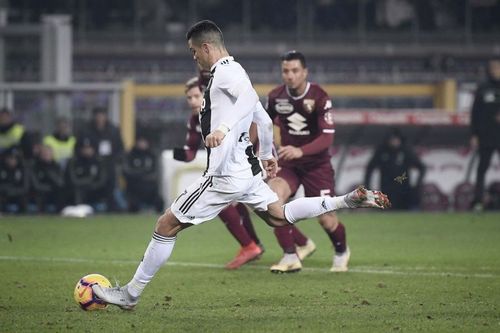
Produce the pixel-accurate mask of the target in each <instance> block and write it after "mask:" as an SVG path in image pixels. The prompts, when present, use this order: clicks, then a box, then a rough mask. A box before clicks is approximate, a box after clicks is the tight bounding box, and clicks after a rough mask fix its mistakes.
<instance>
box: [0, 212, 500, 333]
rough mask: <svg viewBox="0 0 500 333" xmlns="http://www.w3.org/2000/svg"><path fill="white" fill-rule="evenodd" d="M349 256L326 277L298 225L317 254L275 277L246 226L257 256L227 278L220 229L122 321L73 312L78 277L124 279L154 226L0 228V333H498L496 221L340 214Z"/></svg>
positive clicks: (326, 255) (499, 226) (202, 237)
mask: <svg viewBox="0 0 500 333" xmlns="http://www.w3.org/2000/svg"><path fill="white" fill-rule="evenodd" d="M341 217H342V219H343V221H344V223H345V224H346V226H347V230H348V239H349V243H350V247H351V251H352V257H351V263H350V268H351V271H350V272H348V273H341V274H332V273H329V272H328V269H329V267H330V265H331V256H332V250H331V245H330V243H329V240H328V238H327V236H326V234H325V233H324V232H323V231H322V230H321V228H320V226H319V225H318V224H317V223H316V222H313V221H304V222H301V223H300V224H299V226H300V227H301V229H302V230H304V231H305V232H306V233H307V234H308V235H309V236H310V237H311V238H313V239H314V241H315V242H316V244H317V245H318V250H317V251H316V253H315V254H314V255H313V256H312V257H311V258H309V259H307V260H306V261H305V263H304V267H305V269H304V270H303V271H302V272H300V273H298V274H289V275H274V274H271V273H270V272H269V271H268V267H269V266H270V265H271V264H272V263H273V262H275V261H277V260H278V259H279V257H280V251H279V248H278V246H277V243H276V241H275V239H274V236H273V234H272V230H271V229H270V228H268V227H267V226H265V225H264V223H263V222H261V221H260V220H258V219H257V218H254V224H255V225H256V227H257V229H258V232H259V235H260V236H261V238H262V240H263V242H264V244H265V246H266V253H265V254H264V256H263V257H262V259H261V260H260V261H258V262H255V263H252V264H249V265H247V266H245V267H243V268H242V269H240V270H238V271H225V270H224V269H223V268H222V267H223V264H224V263H226V262H227V261H229V260H230V259H231V258H232V257H233V256H234V254H235V253H236V251H237V244H236V242H235V241H234V240H233V239H231V236H230V235H229V233H228V232H227V231H226V230H225V228H224V227H223V225H222V223H220V222H219V221H213V222H210V223H206V224H204V225H202V226H199V227H194V228H191V229H188V230H186V231H184V232H183V233H181V234H180V235H179V237H178V241H177V244H176V248H175V250H174V253H173V255H172V257H171V259H170V264H167V266H166V267H163V268H162V269H161V270H160V272H159V273H158V274H157V276H156V277H155V279H154V280H153V282H152V283H151V284H150V285H149V286H148V288H147V289H146V291H145V292H144V294H143V297H142V299H141V302H140V304H139V305H138V306H137V308H136V310H135V311H132V312H124V311H121V310H120V309H118V308H115V307H109V308H108V309H106V310H104V311H94V312H85V311H82V310H80V309H79V307H78V306H77V305H76V303H75V302H74V301H73V297H72V293H73V288H74V286H75V284H76V282H77V280H78V279H79V278H80V277H81V276H83V275H86V274H88V273H94V272H97V273H101V274H103V275H105V276H107V277H108V278H109V279H110V280H111V281H112V282H114V279H117V280H119V281H121V282H122V283H126V282H128V280H129V279H130V277H131V276H132V274H133V273H134V271H135V268H136V265H137V262H138V260H140V258H141V257H142V254H143V252H144V249H145V247H146V245H147V243H148V242H149V239H150V236H151V231H152V228H153V225H154V223H155V220H156V217H155V216H148V215H138V216H129V215H123V216H117V215H113V216H96V217H93V218H89V219H84V220H80V219H64V218H60V217H40V216H23V217H2V218H0V281H1V283H0V332H23V331H24V332H29V331H33V332H34V331H36V332H43V331H48V332H66V331H69V332H128V331H129V332H160V331H161V332H399V331H402V332H413V331H420V332H499V331H500V214H481V215H473V214H402V213H401V214H399V213H354V214H348V213H345V214H342V215H341Z"/></svg>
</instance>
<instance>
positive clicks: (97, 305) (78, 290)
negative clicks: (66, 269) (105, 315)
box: [73, 274, 111, 311]
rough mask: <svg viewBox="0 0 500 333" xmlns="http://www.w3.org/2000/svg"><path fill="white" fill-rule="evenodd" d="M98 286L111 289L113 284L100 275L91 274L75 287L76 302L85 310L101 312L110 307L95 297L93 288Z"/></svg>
mask: <svg viewBox="0 0 500 333" xmlns="http://www.w3.org/2000/svg"><path fill="white" fill-rule="evenodd" d="M94 284H98V285H100V286H103V287H107V288H111V283H110V282H109V280H108V279H106V278H105V277H104V276H102V275H100V274H89V275H85V276H84V277H82V278H81V279H80V280H79V281H78V283H77V284H76V287H75V292H74V293H73V296H74V297H75V301H76V302H77V303H78V304H79V305H80V307H81V308H82V309H83V310H86V311H92V310H101V309H104V308H106V307H107V306H108V304H107V303H106V302H104V301H102V300H100V299H99V298H97V296H96V295H94V292H93V291H92V286H93V285H94Z"/></svg>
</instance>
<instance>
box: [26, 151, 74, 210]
mask: <svg viewBox="0 0 500 333" xmlns="http://www.w3.org/2000/svg"><path fill="white" fill-rule="evenodd" d="M30 174H31V175H30V179H31V184H32V191H33V195H34V199H35V203H36V205H37V208H38V211H40V212H49V213H54V212H58V211H59V210H61V208H62V206H63V200H64V199H65V198H66V197H67V193H65V187H64V172H63V169H62V168H61V166H60V165H59V164H58V163H57V162H56V161H55V159H54V154H53V152H52V149H51V148H50V147H48V146H42V147H41V148H40V153H39V155H38V157H37V158H35V160H34V161H33V164H32V168H31V173H30Z"/></svg>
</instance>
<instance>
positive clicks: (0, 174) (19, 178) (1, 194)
mask: <svg viewBox="0 0 500 333" xmlns="http://www.w3.org/2000/svg"><path fill="white" fill-rule="evenodd" d="M0 156H2V159H1V161H0V210H1V211H2V212H8V213H17V212H24V211H25V210H26V204H27V197H28V186H29V182H28V181H29V179H28V173H27V168H26V165H25V163H24V160H23V157H22V153H21V151H20V150H19V149H18V148H17V147H11V148H9V149H8V150H6V151H4V153H3V154H2V155H0Z"/></svg>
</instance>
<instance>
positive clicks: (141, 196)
mask: <svg viewBox="0 0 500 333" xmlns="http://www.w3.org/2000/svg"><path fill="white" fill-rule="evenodd" d="M123 175H124V176H125V180H126V181H127V188H126V194H127V201H128V210H129V211H130V212H137V211H139V210H140V209H141V208H142V207H144V206H151V207H154V208H155V209H156V210H157V211H158V212H161V210H162V209H163V203H162V200H161V198H160V196H159V194H158V163H157V157H156V155H155V154H154V153H153V151H152V149H151V147H150V143H149V140H148V139H147V138H146V137H145V136H142V135H140V136H138V137H137V139H136V142H135V145H134V147H133V148H132V149H131V150H130V152H129V153H128V154H127V155H126V157H125V162H124V165H123Z"/></svg>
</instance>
